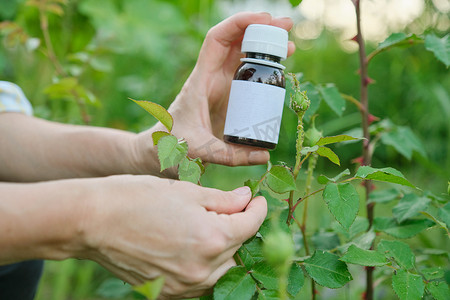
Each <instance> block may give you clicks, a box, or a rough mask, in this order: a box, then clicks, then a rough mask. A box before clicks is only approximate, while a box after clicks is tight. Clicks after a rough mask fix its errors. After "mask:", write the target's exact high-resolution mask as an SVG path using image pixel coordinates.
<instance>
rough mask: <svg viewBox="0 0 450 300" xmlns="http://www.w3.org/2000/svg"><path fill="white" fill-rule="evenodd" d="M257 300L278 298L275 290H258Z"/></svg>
mask: <svg viewBox="0 0 450 300" xmlns="http://www.w3.org/2000/svg"><path fill="white" fill-rule="evenodd" d="M252 299H254V298H252ZM258 300H280V296H279V295H278V291H277V290H260V291H258Z"/></svg>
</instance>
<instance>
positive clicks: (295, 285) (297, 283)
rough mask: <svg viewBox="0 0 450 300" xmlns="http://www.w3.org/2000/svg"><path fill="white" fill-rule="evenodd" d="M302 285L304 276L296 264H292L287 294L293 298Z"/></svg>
mask: <svg viewBox="0 0 450 300" xmlns="http://www.w3.org/2000/svg"><path fill="white" fill-rule="evenodd" d="M304 284H305V275H304V274H303V270H302V268H301V267H300V266H299V265H298V264H297V263H295V262H294V263H293V264H292V265H291V269H290V270H289V277H288V286H287V292H288V293H289V295H291V296H292V297H295V296H296V295H297V294H298V293H299V292H300V290H301V289H302V287H303V285H304Z"/></svg>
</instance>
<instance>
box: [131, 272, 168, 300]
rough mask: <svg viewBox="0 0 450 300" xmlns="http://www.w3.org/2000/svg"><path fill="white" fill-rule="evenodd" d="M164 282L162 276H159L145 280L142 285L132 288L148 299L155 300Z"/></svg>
mask: <svg viewBox="0 0 450 300" xmlns="http://www.w3.org/2000/svg"><path fill="white" fill-rule="evenodd" d="M164 282H165V278H164V276H160V277H158V278H156V279H154V280H149V281H146V282H145V283H144V284H142V285H138V286H133V290H135V291H136V292H138V293H139V294H142V295H144V296H145V298H147V299H148V300H156V299H157V298H158V296H159V294H160V293H161V290H162V288H163V286H164Z"/></svg>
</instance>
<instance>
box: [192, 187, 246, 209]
mask: <svg viewBox="0 0 450 300" xmlns="http://www.w3.org/2000/svg"><path fill="white" fill-rule="evenodd" d="M208 190H209V191H208V194H207V195H205V197H203V201H202V203H201V204H202V205H203V207H205V208H206V210H208V211H214V212H216V213H218V214H234V213H238V212H241V211H243V210H244V209H245V208H246V207H247V205H248V203H249V202H250V200H251V199H252V192H251V191H250V188H249V187H247V186H243V187H240V188H237V189H235V190H233V191H229V192H224V191H220V190H216V189H208Z"/></svg>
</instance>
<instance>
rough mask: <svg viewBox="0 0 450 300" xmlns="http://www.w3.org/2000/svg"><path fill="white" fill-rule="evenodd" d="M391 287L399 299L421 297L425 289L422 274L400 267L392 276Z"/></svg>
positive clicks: (410, 299) (407, 299)
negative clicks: (412, 272)
mask: <svg viewBox="0 0 450 300" xmlns="http://www.w3.org/2000/svg"><path fill="white" fill-rule="evenodd" d="M392 287H393V288H394V292H395V293H396V294H397V296H398V297H399V298H400V299H401V300H414V299H422V296H423V292H424V290H425V285H424V283H423V281H422V276H420V275H416V274H411V273H409V272H408V271H406V270H402V269H400V270H397V272H396V273H394V275H393V276H392Z"/></svg>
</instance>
